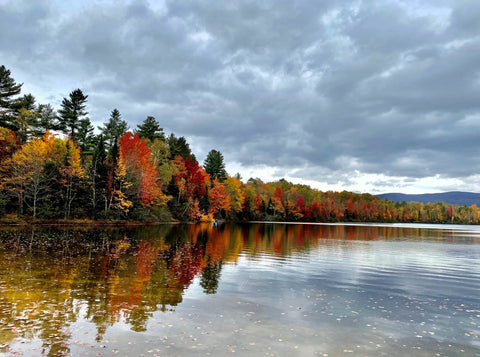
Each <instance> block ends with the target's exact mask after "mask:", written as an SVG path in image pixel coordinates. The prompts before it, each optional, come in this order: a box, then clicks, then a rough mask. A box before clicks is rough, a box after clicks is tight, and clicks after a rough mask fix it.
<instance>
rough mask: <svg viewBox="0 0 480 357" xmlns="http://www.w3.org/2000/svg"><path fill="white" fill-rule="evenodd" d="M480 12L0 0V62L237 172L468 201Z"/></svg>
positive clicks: (438, 0)
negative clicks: (463, 194)
mask: <svg viewBox="0 0 480 357" xmlns="http://www.w3.org/2000/svg"><path fill="white" fill-rule="evenodd" d="M479 19H480V1H478V0H471V1H463V0H451V1H447V0H418V1H414V0H407V1H393V0H391V1H389V0H379V1H374V0H372V1H328V0H322V1H319V0H305V1H283V0H272V1H246V0H242V1H225V0H218V1H215V0H205V1H187V0H181V1H178V0H172V1H164V2H162V1H153V0H152V1H138V0H136V1H114V0H111V1H68V0H58V1H47V0H45V1H41V0H35V1H32V0H12V1H5V0H0V62H1V63H0V64H4V65H5V66H6V67H7V68H9V69H10V70H11V72H12V77H13V78H14V79H15V80H16V81H17V82H23V83H24V85H23V92H22V93H29V92H30V93H32V94H33V95H34V96H35V97H36V98H37V100H38V101H39V102H41V103H51V104H52V105H53V106H54V107H56V108H57V109H58V108H59V106H60V102H61V100H62V98H63V97H66V96H68V94H69V93H70V92H71V91H72V90H74V89H76V88H80V89H82V90H83V92H84V93H85V94H87V95H88V96H89V97H88V110H89V117H90V119H91V121H92V122H93V123H94V124H96V125H100V124H101V123H103V122H105V121H106V120H107V119H108V117H109V115H110V112H111V111H112V110H113V109H114V108H118V109H119V111H120V113H121V114H122V116H123V119H125V120H126V121H127V122H128V123H129V125H130V128H132V129H134V128H135V127H136V125H137V124H139V123H141V122H142V121H143V120H144V119H145V118H146V117H147V116H148V115H152V116H154V117H155V118H156V119H157V120H158V121H159V122H160V124H161V126H162V127H163V128H164V130H165V132H166V133H167V134H170V133H172V132H173V133H175V134H176V135H177V136H185V137H186V138H187V140H188V142H189V143H190V146H191V148H192V149H193V151H194V153H195V155H196V156H197V159H198V160H199V161H200V162H201V163H203V160H204V158H205V156H206V154H207V153H208V151H210V150H211V149H216V150H219V151H221V152H222V153H223V154H224V157H225V161H226V163H227V170H228V172H229V173H230V174H232V175H233V174H235V173H236V172H240V173H241V175H242V176H243V178H244V179H248V178H249V177H259V178H261V179H263V180H264V181H270V180H273V179H279V178H282V177H284V178H286V179H288V180H290V181H293V182H303V183H307V184H310V185H311V186H313V187H316V188H319V189H321V190H330V189H333V190H344V189H345V190H350V191H355V192H370V193H384V192H404V193H424V192H440V191H449V190H465V191H476V192H480V175H479V174H480V140H479V139H480V21H479Z"/></svg>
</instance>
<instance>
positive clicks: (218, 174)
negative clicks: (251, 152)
mask: <svg viewBox="0 0 480 357" xmlns="http://www.w3.org/2000/svg"><path fill="white" fill-rule="evenodd" d="M203 167H204V168H205V171H207V173H208V174H209V175H210V179H211V180H212V182H213V180H214V179H215V178H218V180H219V181H220V182H223V181H224V180H225V178H226V177H227V171H226V170H225V162H224V160H223V155H222V153H221V152H220V151H217V150H210V152H209V153H208V155H207V158H206V159H205V161H204V162H203Z"/></svg>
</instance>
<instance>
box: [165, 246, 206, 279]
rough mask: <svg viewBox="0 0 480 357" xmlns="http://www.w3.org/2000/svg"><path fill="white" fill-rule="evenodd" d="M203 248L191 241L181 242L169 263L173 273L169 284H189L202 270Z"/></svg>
mask: <svg viewBox="0 0 480 357" xmlns="http://www.w3.org/2000/svg"><path fill="white" fill-rule="evenodd" d="M202 258H203V249H202V248H201V247H199V246H197V245H195V244H192V243H185V244H181V245H179V246H178V247H177V251H176V252H175V255H174V257H173V259H172V262H171V265H170V268H169V270H170V272H172V273H173V281H172V284H171V286H172V287H173V286H183V287H186V286H188V285H190V284H191V283H192V281H193V279H194V278H195V276H196V275H197V274H199V273H200V272H201V270H202Z"/></svg>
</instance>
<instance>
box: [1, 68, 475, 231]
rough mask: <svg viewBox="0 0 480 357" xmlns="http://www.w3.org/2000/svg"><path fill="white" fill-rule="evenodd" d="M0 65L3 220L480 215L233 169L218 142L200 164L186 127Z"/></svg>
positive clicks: (463, 219)
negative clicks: (131, 116) (47, 92)
mask: <svg viewBox="0 0 480 357" xmlns="http://www.w3.org/2000/svg"><path fill="white" fill-rule="evenodd" d="M21 89H22V84H19V83H16V81H15V80H14V79H13V78H12V77H11V73H10V71H9V70H8V69H7V68H5V66H1V67H0V224H2V223H3V224H8V223H15V222H19V221H22V220H23V221H27V222H42V221H53V220H55V221H60V220H65V222H68V221H72V220H75V221H77V222H78V221H81V220H84V221H85V222H90V221H102V222H123V221H127V222H132V221H134V222H153V223H155V222H172V221H182V222H200V221H203V222H212V221H214V220H216V219H224V220H232V221H255V220H262V221H298V222H340V221H361V222H424V223H462V224H478V223H480V211H479V210H478V208H477V206H476V205H472V206H459V205H450V204H446V203H428V204H423V203H416V202H410V203H406V202H401V203H394V202H391V201H388V200H382V199H379V198H377V197H375V196H373V195H371V194H357V193H352V192H346V191H343V192H332V191H329V192H322V191H319V190H317V189H313V188H311V187H309V186H307V185H303V184H293V183H291V182H288V181H286V180H284V179H281V180H279V181H275V182H267V183H265V182H263V181H262V180H260V179H258V178H250V179H249V180H248V181H247V182H246V183H244V182H242V181H241V176H240V174H236V175H233V176H230V175H229V174H227V172H226V170H225V162H224V158H223V155H222V153H221V152H220V151H217V150H214V149H212V150H211V151H210V152H209V153H208V155H207V157H206V158H205V160H204V162H203V165H201V164H200V163H199V162H198V160H197V159H196V157H195V155H194V154H193V153H192V151H191V149H190V146H189V144H188V142H187V140H186V139H185V137H183V136H182V137H177V136H175V134H173V133H171V134H170V135H166V134H165V133H164V131H163V129H162V128H161V127H160V124H159V122H158V121H157V120H156V119H155V118H154V117H153V116H148V117H147V118H146V119H145V120H144V121H143V123H142V124H140V125H138V126H137V127H136V128H134V129H133V130H129V126H128V123H127V122H126V121H124V120H123V119H122V116H121V114H120V112H119V110H117V109H113V110H112V112H111V113H110V117H109V118H108V120H107V121H106V122H105V123H104V125H103V126H101V127H98V133H95V130H94V127H93V125H92V123H91V121H90V119H89V118H88V117H87V115H88V111H87V99H88V95H85V94H84V93H83V92H82V90H80V89H75V90H73V91H72V92H71V93H70V94H69V95H68V96H67V97H65V98H63V101H62V103H61V107H60V108H58V110H57V109H55V108H54V107H53V106H52V105H51V104H48V103H47V104H40V103H37V101H36V99H35V97H34V96H33V95H32V94H23V95H22V94H21Z"/></svg>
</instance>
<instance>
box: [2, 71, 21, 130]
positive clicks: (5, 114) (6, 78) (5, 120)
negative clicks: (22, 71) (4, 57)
mask: <svg viewBox="0 0 480 357" xmlns="http://www.w3.org/2000/svg"><path fill="white" fill-rule="evenodd" d="M22 85H23V83H20V84H17V83H15V80H14V79H13V78H12V77H10V71H9V70H8V69H6V68H5V66H3V65H2V66H0V126H2V127H5V128H8V129H12V130H15V129H16V127H15V124H14V122H13V121H14V119H15V117H16V110H15V103H16V102H17V100H18V99H17V98H15V96H17V95H18V94H20V91H21V89H22Z"/></svg>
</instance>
